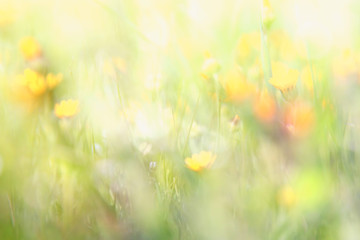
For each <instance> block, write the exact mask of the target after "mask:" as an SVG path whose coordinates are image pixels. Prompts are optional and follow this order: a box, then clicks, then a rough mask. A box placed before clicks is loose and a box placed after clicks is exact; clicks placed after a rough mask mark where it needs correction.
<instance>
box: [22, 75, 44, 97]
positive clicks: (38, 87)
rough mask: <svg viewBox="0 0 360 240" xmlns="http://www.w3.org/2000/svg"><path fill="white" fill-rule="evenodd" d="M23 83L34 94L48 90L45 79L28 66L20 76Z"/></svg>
mask: <svg viewBox="0 0 360 240" xmlns="http://www.w3.org/2000/svg"><path fill="white" fill-rule="evenodd" d="M20 81H21V85H22V86H24V87H26V88H27V89H28V90H29V91H30V92H31V93H32V94H33V95H35V96H39V95H41V94H43V93H44V92H45V91H46V83H45V79H44V77H43V76H42V75H40V74H39V73H37V72H35V71H33V70H31V69H29V68H27V69H25V71H24V75H21V76H20Z"/></svg>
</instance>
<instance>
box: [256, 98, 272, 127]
mask: <svg viewBox="0 0 360 240" xmlns="http://www.w3.org/2000/svg"><path fill="white" fill-rule="evenodd" d="M275 113H276V103H275V100H274V98H273V97H272V96H271V95H270V94H269V93H268V92H267V91H263V92H262V93H261V94H260V95H259V96H258V97H257V99H256V100H255V102H254V114H255V116H256V117H257V118H258V119H259V120H260V121H262V122H270V121H271V120H273V119H274V116H275Z"/></svg>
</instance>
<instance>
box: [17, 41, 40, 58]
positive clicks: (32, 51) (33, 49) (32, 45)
mask: <svg viewBox="0 0 360 240" xmlns="http://www.w3.org/2000/svg"><path fill="white" fill-rule="evenodd" d="M19 46H20V51H21V53H22V54H23V56H24V58H25V59H26V60H32V59H35V58H37V57H39V56H40V55H41V47H40V45H39V43H38V42H37V41H36V40H35V39H34V38H33V37H25V38H23V39H21V41H20V45H19Z"/></svg>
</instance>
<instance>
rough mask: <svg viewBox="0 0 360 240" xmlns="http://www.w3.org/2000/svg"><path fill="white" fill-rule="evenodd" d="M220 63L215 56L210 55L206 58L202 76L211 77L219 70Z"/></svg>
mask: <svg viewBox="0 0 360 240" xmlns="http://www.w3.org/2000/svg"><path fill="white" fill-rule="evenodd" d="M219 70H220V64H219V63H218V61H217V60H216V59H215V58H212V57H209V58H207V59H206V60H205V62H204V63H203V65H202V67H201V76H202V77H203V78H205V79H210V78H211V77H213V75H214V74H216V73H217V72H219Z"/></svg>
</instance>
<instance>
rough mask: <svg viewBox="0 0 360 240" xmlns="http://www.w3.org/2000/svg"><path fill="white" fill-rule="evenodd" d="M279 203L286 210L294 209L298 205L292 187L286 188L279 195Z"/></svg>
mask: <svg viewBox="0 0 360 240" xmlns="http://www.w3.org/2000/svg"><path fill="white" fill-rule="evenodd" d="M278 203H279V205H280V206H283V207H285V208H292V207H293V206H294V205H295V203H296V193H295V191H294V189H293V188H292V187H290V186H284V187H283V188H281V189H280V191H279V193H278Z"/></svg>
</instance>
